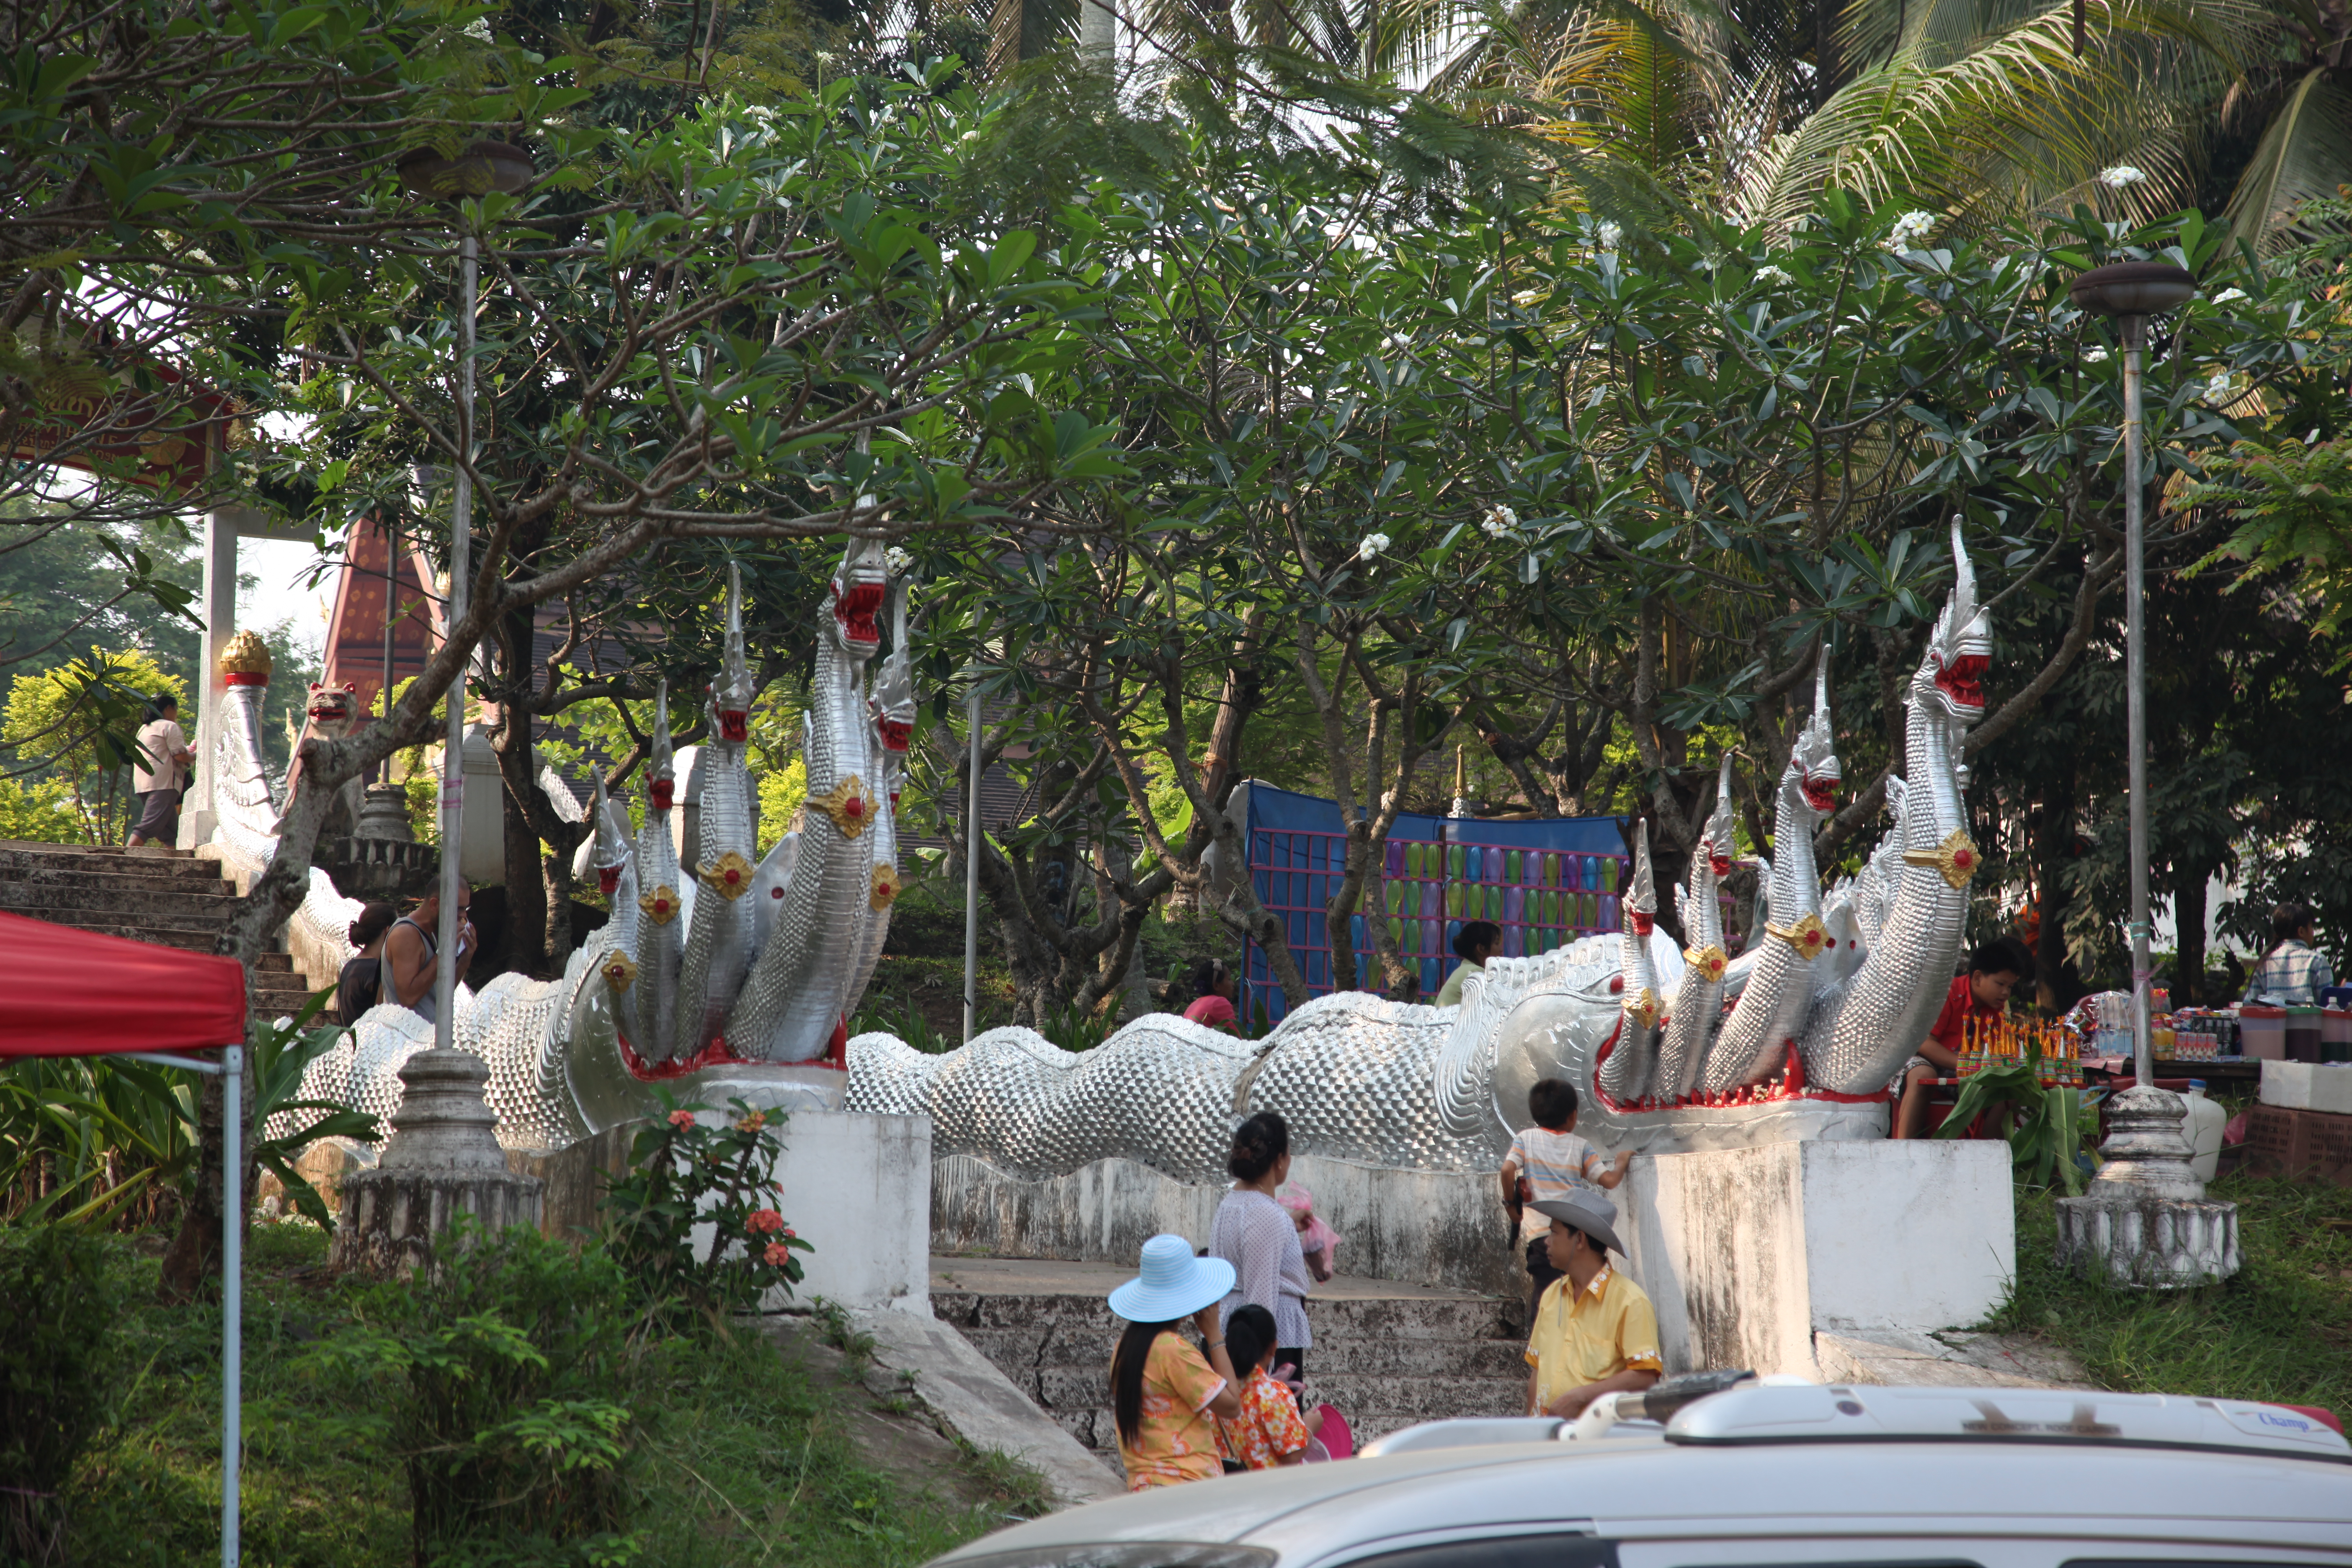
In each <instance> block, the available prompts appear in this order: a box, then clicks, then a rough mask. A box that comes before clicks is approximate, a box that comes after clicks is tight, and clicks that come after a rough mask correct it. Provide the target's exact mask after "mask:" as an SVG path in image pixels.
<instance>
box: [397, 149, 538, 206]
mask: <svg viewBox="0 0 2352 1568" xmlns="http://www.w3.org/2000/svg"><path fill="white" fill-rule="evenodd" d="M394 167H395V168H397V169H398V170H399V171H400V183H401V184H404V185H406V186H407V187H408V188H409V189H410V190H412V191H415V193H416V194H417V195H420V196H431V197H433V198H434V199H435V200H436V201H445V202H446V201H457V200H460V199H462V198H464V197H467V196H486V195H489V194H490V193H491V192H492V191H498V192H500V193H502V194H504V195H509V196H510V195H514V194H515V193H516V192H517V191H519V190H521V189H522V188H523V187H524V186H525V185H528V184H530V182H531V181H532V179H534V178H535V177H536V176H537V174H538V173H539V172H538V171H537V170H536V169H534V168H532V167H531V163H530V153H526V152H524V151H523V150H522V149H521V148H520V147H518V146H516V145H515V144H514V143H513V142H468V143H467V147H466V150H465V151H464V152H462V153H458V154H457V156H456V157H454V158H451V157H446V156H444V155H443V154H442V153H439V152H437V151H436V150H435V149H433V148H431V147H412V148H410V149H409V150H408V151H407V152H405V153H402V154H401V155H400V161H399V162H398V163H396V164H394Z"/></svg>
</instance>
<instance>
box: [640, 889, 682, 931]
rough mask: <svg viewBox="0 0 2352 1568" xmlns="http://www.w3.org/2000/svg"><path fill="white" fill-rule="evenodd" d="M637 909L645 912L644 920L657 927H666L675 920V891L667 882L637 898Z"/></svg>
mask: <svg viewBox="0 0 2352 1568" xmlns="http://www.w3.org/2000/svg"><path fill="white" fill-rule="evenodd" d="M637 908H639V909H641V910H645V912H646V919H647V920H649V921H653V922H654V924H656V925H657V926H666V925H667V924H669V922H670V921H674V920H676V919H677V889H676V888H673V887H671V886H670V885H669V884H668V883H667V882H663V883H661V884H659V885H658V886H656V888H655V889H653V890H652V891H651V892H649V893H642V894H640V895H638V898H637Z"/></svg>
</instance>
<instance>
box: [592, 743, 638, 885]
mask: <svg viewBox="0 0 2352 1568" xmlns="http://www.w3.org/2000/svg"><path fill="white" fill-rule="evenodd" d="M590 820H592V821H593V822H594V823H595V825H596V848H595V851H594V853H593V855H592V856H591V857H590V859H589V864H590V865H592V866H593V867H594V868H596V890H597V891H598V892H601V893H603V894H604V895H605V896H606V897H608V898H609V897H611V896H612V894H613V893H614V892H615V891H617V890H618V889H619V888H620V886H621V869H622V868H623V867H625V866H626V865H627V864H628V860H629V814H628V813H627V812H625V811H623V810H622V809H621V806H620V803H619V802H617V801H615V800H614V799H613V798H612V796H610V795H606V794H605V793H604V775H603V774H601V773H600V774H598V775H597V778H596V800H595V805H594V806H593V809H592V811H591V813H590Z"/></svg>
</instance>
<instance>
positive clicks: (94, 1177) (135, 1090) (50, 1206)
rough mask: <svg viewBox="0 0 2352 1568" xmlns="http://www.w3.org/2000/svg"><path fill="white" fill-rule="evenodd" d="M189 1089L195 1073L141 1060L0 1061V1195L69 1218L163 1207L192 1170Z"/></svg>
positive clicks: (152, 1213) (113, 1217) (11, 1206)
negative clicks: (0, 1065)
mask: <svg viewBox="0 0 2352 1568" xmlns="http://www.w3.org/2000/svg"><path fill="white" fill-rule="evenodd" d="M195 1097H196V1089H195V1079H194V1075H193V1074H190V1073H186V1072H184V1071H181V1070H180V1069H178V1068H163V1067H156V1066H153V1065H152V1064H150V1063H147V1062H134V1061H125V1060H121V1059H119V1058H117V1059H109V1058H82V1057H58V1058H45V1057H27V1058H21V1059H19V1060H16V1061H13V1062H10V1063H8V1064H7V1065H5V1067H0V1194H5V1199H0V1202H5V1205H6V1208H7V1209H8V1210H9V1211H10V1212H11V1213H12V1214H15V1215H19V1216H24V1215H31V1216H43V1215H48V1216H55V1217H58V1218H59V1219H61V1220H63V1221H65V1222H67V1223H71V1224H89V1225H105V1224H110V1223H113V1222H115V1221H117V1220H121V1219H123V1218H132V1217H135V1218H141V1219H144V1220H146V1221H148V1222H150V1223H152V1222H153V1221H155V1220H157V1219H159V1218H161V1217H163V1215H168V1214H170V1213H171V1212H173V1207H174V1206H175V1205H176V1203H177V1200H178V1197H179V1194H180V1193H181V1190H182V1189H183V1187H184V1184H186V1183H187V1182H188V1181H189V1180H191V1179H192V1177H193V1173H194V1165H195V1124H196V1098H195Z"/></svg>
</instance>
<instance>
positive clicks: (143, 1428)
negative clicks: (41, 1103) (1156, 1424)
mask: <svg viewBox="0 0 2352 1568" xmlns="http://www.w3.org/2000/svg"><path fill="white" fill-rule="evenodd" d="M324 1254H325V1237H324V1236H323V1234H322V1233H320V1232H319V1231H317V1230H313V1229H310V1228H308V1227H303V1226H277V1227H265V1228H257V1229H256V1230H255V1232H254V1233H253V1238H252V1246H251V1247H250V1249H249V1251H248V1253H247V1275H246V1318H245V1402H246V1422H247V1434H248V1438H247V1454H246V1462H245V1469H244V1494H245V1508H244V1539H245V1559H246V1561H247V1563H253V1564H255V1565H256V1568H278V1565H284V1568H408V1564H409V1563H411V1562H412V1560H413V1559H412V1547H411V1536H410V1521H409V1510H408V1488H407V1480H406V1477H405V1476H404V1474H403V1473H402V1471H401V1469H400V1468H399V1466H398V1465H397V1464H396V1463H394V1462H392V1461H390V1460H388V1459H386V1458H384V1457H383V1455H382V1453H381V1452H380V1451H372V1450H371V1447H370V1446H369V1445H368V1444H366V1443H365V1442H363V1441H358V1440H354V1439H352V1437H351V1436H349V1432H348V1427H349V1424H350V1423H351V1421H352V1418H353V1417H354V1416H356V1415H361V1414H362V1412H361V1411H360V1410H359V1409H358V1408H356V1406H357V1405H358V1403H359V1402H360V1401H361V1399H362V1397H363V1394H362V1391H361V1390H360V1389H359V1387H358V1386H357V1385H356V1384H348V1383H343V1382H341V1380H337V1379H331V1378H328V1377H323V1376H320V1375H319V1374H317V1373H315V1372H313V1371H310V1370H309V1369H307V1368H306V1366H305V1364H304V1363H306V1361H308V1360H311V1359H313V1358H310V1355H309V1352H312V1351H315V1350H316V1349H318V1348H319V1347H320V1345H321V1344H323V1343H326V1342H331V1340H332V1339H333V1338H334V1336H337V1335H341V1334H347V1333H351V1332H353V1331H354V1330H353V1326H352V1321H351V1319H350V1317H349V1315H348V1313H347V1311H346V1310H345V1307H344V1303H345V1300H346V1299H347V1298H346V1292H347V1290H348V1289H349V1287H347V1286H346V1285H344V1284H342V1283H341V1282H338V1281H336V1280H334V1279H331V1277H330V1276H328V1274H327V1273H326V1271H325V1269H324V1268H323V1266H322V1265H323V1258H324ZM115 1266H116V1267H117V1268H121V1269H122V1270H123V1271H124V1272H125V1274H126V1276H127V1279H126V1281H125V1283H126V1286H127V1288H128V1289H130V1291H131V1293H132V1300H133V1303H134V1304H133V1305H132V1306H131V1309H130V1310H129V1311H128V1313H127V1314H126V1321H125V1323H124V1325H123V1326H124V1332H125V1337H126V1340H127V1342H128V1351H127V1358H126V1359H127V1361H128V1363H129V1367H130V1371H129V1373H128V1374H127V1377H126V1381H125V1383H124V1384H123V1387H122V1392H121V1395H120V1398H119V1401H118V1405H117V1407H116V1410H115V1413H114V1420H113V1423H112V1426H111V1428H110V1431H109V1432H108V1433H107V1434H106V1436H104V1437H102V1438H101V1439H100V1442H99V1443H98V1444H97V1445H95V1446H94V1447H93V1448H92V1449H91V1450H90V1452H89V1454H88V1455H87V1457H86V1458H84V1460H83V1462H82V1463H81V1465H80V1466H79V1468H78V1469H77V1470H76V1472H75V1474H74V1477H73V1479H72V1482H71V1483H70V1486H69V1488H68V1493H67V1498H66V1501H67V1507H68V1517H69V1519H70V1521H71V1526H72V1545H73V1551H74V1560H75V1561H76V1562H77V1563H81V1564H85V1565H90V1568H164V1565H173V1568H176V1565H178V1564H184V1563H202V1562H205V1561H207V1560H210V1559H212V1558H214V1557H215V1556H216V1555H217V1553H218V1552H219V1534H218V1531H219V1518H220V1314H219V1310H218V1309H217V1307H198V1308H163V1307H158V1306H154V1305H152V1297H153V1290H154V1283H155V1270H156V1265H155V1264H154V1262H153V1261H152V1260H150V1259H142V1258H136V1257H134V1256H133V1255H132V1249H131V1247H129V1246H128V1245H123V1246H121V1247H119V1250H118V1252H117V1257H116V1264H115ZM631 1397H632V1399H633V1400H634V1401H635V1403H636V1405H638V1407H639V1408H640V1409H641V1411H642V1414H643V1415H644V1416H645V1418H646V1422H647V1424H648V1426H649V1436H648V1440H647V1442H646V1446H645V1455H644V1458H643V1460H642V1463H641V1464H640V1465H639V1466H638V1467H637V1468H635V1470H634V1471H633V1472H632V1479H633V1481H634V1484H635V1486H636V1488H637V1489H638V1500H637V1507H636V1509H635V1525H634V1533H635V1537H636V1540H637V1542H638V1546H639V1548H640V1551H639V1554H638V1555H637V1556H636V1558H635V1563H639V1564H643V1565H644V1568H686V1565H688V1564H694V1565H697V1568H758V1565H762V1564H771V1563H772V1564H786V1563H789V1564H794V1565H796V1568H797V1565H805V1568H834V1565H836V1564H837V1565H839V1568H851V1565H856V1568H869V1565H895V1564H913V1563H920V1562H922V1561H924V1560H925V1559H927V1558H929V1557H932V1556H935V1555H937V1554H938V1553H940V1552H945V1551H947V1550H949V1549H950V1548H951V1547H953V1546H956V1545H959V1544H961V1542H965V1541H968V1540H970V1539H971V1538H972V1537H974V1536H976V1535H979V1534H981V1533H982V1532H983V1531H988V1530H990V1529H993V1528H995V1527H997V1526H998V1525H1001V1524H1002V1523H1003V1522H1004V1519H1003V1510H1002V1507H1001V1505H1000V1506H997V1507H986V1506H974V1505H973V1504H972V1503H971V1501H970V1500H959V1499H957V1498H956V1497H954V1496H952V1495H950V1490H949V1489H948V1488H949V1485H950V1483H951V1482H953V1481H955V1480H957V1479H961V1478H957V1477H952V1476H942V1477H941V1478H940V1479H941V1483H942V1487H941V1489H940V1490H933V1489H929V1488H928V1487H916V1486H912V1485H909V1484H908V1482H907V1481H906V1480H905V1479H902V1478H894V1477H892V1476H890V1475H887V1474H885V1473H883V1472H882V1471H881V1470H879V1469H877V1468H875V1467H873V1466H872V1465H870V1464H868V1463H867V1462H866V1459H865V1458H864V1457H863V1456H862V1455H861V1453H860V1452H859V1450H858V1447H857V1445H856V1441H855V1440H854V1438H853V1436H852V1432H851V1426H852V1416H853V1415H854V1412H853V1410H852V1409H851V1407H850V1406H849V1405H848V1404H847V1401H849V1400H851V1399H854V1398H855V1397H856V1395H855V1394H852V1393H850V1392H848V1391H845V1390H843V1389H841V1388H839V1387H837V1386H835V1385H833V1384H828V1383H821V1382H820V1381H818V1380H816V1379H814V1378H812V1376H811V1375H810V1373H809V1371H808V1370H807V1369H806V1368H805V1367H804V1366H803V1365H802V1364H801V1363H798V1362H795V1361H793V1360H791V1359H788V1358H786V1357H785V1356H782V1355H780V1354H779V1353H778V1352H776V1350H775V1349H774V1348H773V1347H772V1345H770V1344H769V1343H768V1342H766V1341H765V1340H763V1339H762V1338H761V1335H760V1334H759V1333H758V1332H757V1331H753V1330H750V1329H745V1330H742V1331H738V1332H737V1333H736V1334H735V1335H734V1336H733V1338H732V1340H731V1342H728V1343H723V1344H720V1345H718V1346H716V1347H701V1346H697V1345H695V1344H693V1343H692V1342H688V1341H685V1340H672V1341H668V1342H663V1343H658V1344H656V1345H654V1346H653V1347H651V1349H650V1350H649V1352H648V1354H647V1361H646V1365H645V1366H644V1368H643V1370H642V1374H641V1376H640V1378H639V1379H638V1381H637V1384H636V1386H635V1389H634V1390H633V1391H632V1394H631ZM992 1479H994V1478H992ZM1003 1481H1005V1482H1007V1483H1009V1484H1007V1485H1005V1486H1004V1490H1005V1491H1007V1492H1010V1493H1013V1494H1014V1495H1015V1496H1018V1495H1019V1494H1020V1493H1021V1492H1022V1490H1023V1489H1022V1487H1021V1486H1020V1484H1019V1481H1018V1479H1017V1478H1003Z"/></svg>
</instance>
